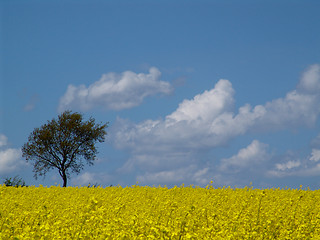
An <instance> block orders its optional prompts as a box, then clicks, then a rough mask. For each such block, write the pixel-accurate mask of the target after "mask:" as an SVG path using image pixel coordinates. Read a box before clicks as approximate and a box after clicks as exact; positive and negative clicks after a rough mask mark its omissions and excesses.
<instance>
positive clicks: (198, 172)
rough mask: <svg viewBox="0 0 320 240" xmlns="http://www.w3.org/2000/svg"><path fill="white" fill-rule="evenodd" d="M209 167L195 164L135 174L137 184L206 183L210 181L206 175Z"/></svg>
mask: <svg viewBox="0 0 320 240" xmlns="http://www.w3.org/2000/svg"><path fill="white" fill-rule="evenodd" d="M208 171H209V168H202V169H199V167H198V166H196V165H190V166H188V167H182V168H178V169H174V170H165V171H158V172H146V173H144V174H143V175H139V176H137V181H138V183H139V184H149V183H153V184H154V185H158V184H176V185H178V184H179V183H185V184H187V185H188V183H190V184H191V183H193V184H195V185H198V186H200V185H202V186H204V185H207V184H209V182H210V180H211V179H210V178H209V177H208Z"/></svg>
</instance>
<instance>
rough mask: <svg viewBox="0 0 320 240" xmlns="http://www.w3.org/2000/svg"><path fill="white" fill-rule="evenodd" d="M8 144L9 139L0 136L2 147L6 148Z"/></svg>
mask: <svg viewBox="0 0 320 240" xmlns="http://www.w3.org/2000/svg"><path fill="white" fill-rule="evenodd" d="M7 143H8V138H7V137H6V136H5V135H3V134H0V147H3V146H6V145H7Z"/></svg>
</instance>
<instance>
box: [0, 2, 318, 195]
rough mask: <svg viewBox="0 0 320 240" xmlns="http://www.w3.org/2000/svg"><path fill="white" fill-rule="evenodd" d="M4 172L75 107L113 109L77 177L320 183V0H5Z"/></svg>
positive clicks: (26, 169) (21, 164) (53, 175)
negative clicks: (37, 131)
mask: <svg viewBox="0 0 320 240" xmlns="http://www.w3.org/2000/svg"><path fill="white" fill-rule="evenodd" d="M0 8H1V9H0V10H1V12H0V13H1V26H0V31H1V32H0V44H1V52H0V57H1V58H0V66H1V68H0V77H1V86H0V87H1V90H0V94H1V105H0V178H1V179H4V178H6V177H13V176H15V175H19V176H20V177H22V178H23V179H24V180H25V181H26V183H27V184H29V185H39V184H43V185H48V186H50V185H55V184H60V183H61V179H60V177H59V175H58V173H57V172H56V171H54V170H53V171H51V172H50V173H48V174H47V176H46V178H45V179H42V178H39V179H38V180H35V179H34V178H33V172H32V165H31V164H27V163H26V161H25V160H24V159H23V158H22V157H21V150H20V149H21V146H22V145H23V144H24V143H25V142H26V141H27V138H28V135H29V134H30V133H31V132H32V131H33V129H34V128H36V127H39V126H41V125H42V124H44V123H46V122H47V121H48V120H51V119H52V118H56V117H57V116H58V114H59V113H61V112H62V111H64V110H66V109H70V110H72V111H77V112H81V113H83V114H84V117H85V118H86V119H87V118H89V117H90V116H92V117H94V118H95V119H96V120H97V121H98V122H107V121H108V122H110V124H109V128H108V129H107V131H108V135H107V137H106V141H105V143H101V144H98V145H97V146H98V149H99V154H98V156H97V160H96V162H95V165H94V166H92V167H91V166H87V167H85V169H84V170H83V171H82V172H81V173H80V174H79V175H72V176H71V179H70V180H69V185H86V184H88V183H89V182H90V183H99V184H102V185H104V186H109V185H110V184H112V185H118V184H120V185H123V186H126V185H132V184H135V183H136V182H138V183H139V184H140V185H150V186H152V185H159V184H161V185H167V186H174V185H180V184H182V183H185V184H187V185H189V184H194V185H199V186H206V185H207V184H209V183H210V181H211V180H213V182H214V183H213V185H214V186H237V187H243V186H246V185H249V184H250V182H252V184H253V186H255V187H259V188H265V187H281V188H282V187H285V186H288V187H293V188H296V187H299V185H301V184H302V185H303V186H305V187H310V188H313V189H315V188H318V186H319V184H320V128H319V117H320V105H319V102H320V101H319V100H320V31H319V29H320V15H319V9H320V3H319V1H316V0H314V1H311V0H305V1H294V0H290V1H286V0H283V1H249V0H246V1H241V2H240V1H231V0H230V1H222V0H221V1H215V0H213V1H204V0H200V1H199V0H197V1H166V0H163V1H139V0H138V1H81V0H79V1H68V0H67V1H49V0H48V1H35V0H29V1H18V0H11V1H9V0H7V1H6V0H1V1H0Z"/></svg>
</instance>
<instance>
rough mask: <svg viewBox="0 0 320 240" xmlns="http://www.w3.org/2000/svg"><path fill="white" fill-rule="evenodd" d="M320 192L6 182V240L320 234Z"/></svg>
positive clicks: (1, 227)
mask: <svg viewBox="0 0 320 240" xmlns="http://www.w3.org/2000/svg"><path fill="white" fill-rule="evenodd" d="M319 203H320V191H311V190H302V189H264V190H259V189H253V188H249V187H246V188H241V189H237V188H234V189H233V188H213V187H212V186H208V187H207V188H200V187H192V186H190V187H184V186H181V187H174V188H170V189H169V188H166V187H142V186H136V185H135V186H131V187H120V186H118V187H107V188H100V187H98V188H88V187H67V188H61V187H49V188H47V187H41V186H40V187H18V188H15V187H6V186H4V185H0V239H320V227H319V224H320V204H319Z"/></svg>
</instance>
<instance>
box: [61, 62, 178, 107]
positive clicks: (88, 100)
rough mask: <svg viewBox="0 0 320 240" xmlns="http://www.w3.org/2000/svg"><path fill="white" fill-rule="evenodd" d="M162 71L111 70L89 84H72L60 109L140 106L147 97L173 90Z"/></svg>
mask: <svg viewBox="0 0 320 240" xmlns="http://www.w3.org/2000/svg"><path fill="white" fill-rule="evenodd" d="M160 76H161V73H160V71H159V70H158V69H157V68H155V67H151V68H150V69H149V73H148V74H144V73H134V72H131V71H126V72H123V73H121V74H115V73H108V74H104V75H102V77H101V79H100V80H99V81H97V82H94V83H93V84H91V85H90V86H89V87H86V86H85V85H80V86H78V87H77V86H74V85H69V86H68V89H67V91H66V93H65V94H64V96H63V97H61V99H60V104H59V107H58V109H59V111H63V110H65V109H69V108H78V109H81V110H89V109H92V108H95V107H101V108H102V109H106V110H109V109H111V110H121V109H127V108H132V107H135V106H138V105H139V104H141V103H142V101H143V99H144V98H145V97H147V96H152V95H155V94H158V93H161V94H170V93H172V91H173V88H172V86H171V85H170V83H168V82H164V81H161V80H160Z"/></svg>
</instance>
